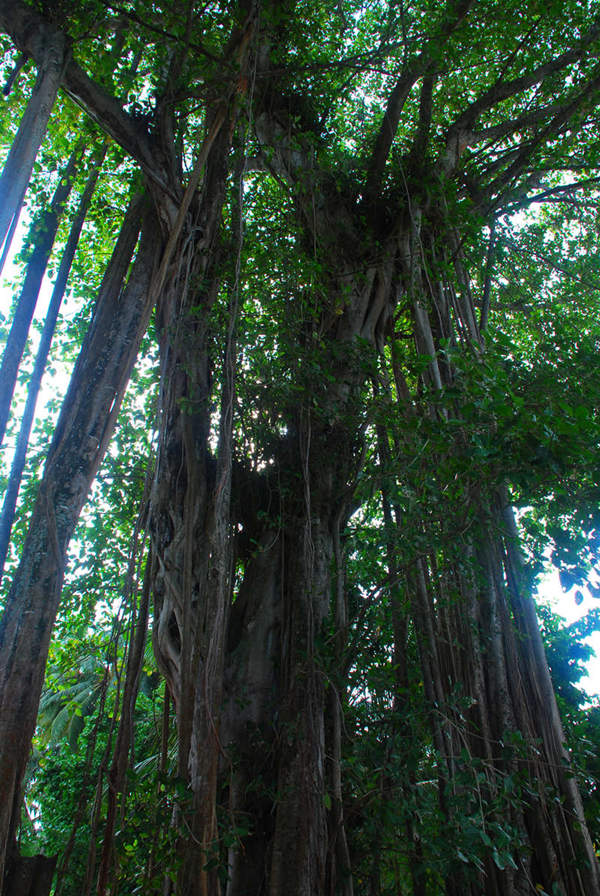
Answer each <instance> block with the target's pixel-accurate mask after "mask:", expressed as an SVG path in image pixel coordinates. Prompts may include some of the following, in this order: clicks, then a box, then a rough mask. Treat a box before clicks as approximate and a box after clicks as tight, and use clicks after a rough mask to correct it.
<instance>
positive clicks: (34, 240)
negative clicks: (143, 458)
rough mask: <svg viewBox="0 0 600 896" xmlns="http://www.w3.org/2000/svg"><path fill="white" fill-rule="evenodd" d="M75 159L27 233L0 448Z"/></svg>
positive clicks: (6, 358) (0, 373)
mask: <svg viewBox="0 0 600 896" xmlns="http://www.w3.org/2000/svg"><path fill="white" fill-rule="evenodd" d="M79 159H80V154H79V153H78V152H77V151H76V152H74V153H73V154H72V156H71V158H70V159H69V162H68V164H67V166H66V168H65V170H64V172H63V175H62V177H61V179H60V181H59V184H58V186H57V188H56V191H55V193H54V196H53V198H52V203H51V205H50V208H48V209H47V210H46V211H44V212H43V213H42V214H41V215H40V218H39V220H38V221H36V222H35V224H34V225H33V227H32V228H31V231H30V233H29V243H30V244H32V245H33V249H32V252H31V255H30V257H29V261H28V263H27V273H26V275H25V282H24V283H23V289H22V290H21V294H20V296H19V301H18V303H17V307H16V309H15V315H14V318H13V322H12V326H11V328H10V331H9V333H8V339H7V341H6V345H5V347H4V353H3V355H2V366H1V367H0V445H1V444H2V442H3V440H4V434H5V432H6V424H7V422H8V416H9V413H10V404H11V401H12V397H13V393H14V389H15V385H16V382H17V373H18V370H19V364H20V363H21V357H22V355H23V350H24V348H25V343H26V342H27V334H28V333H29V327H30V326H31V321H32V319H33V314H34V311H35V306H36V304H37V300H38V296H39V293H40V287H41V285H42V280H43V279H44V274H45V273H46V267H47V265H48V259H49V258H50V254H51V252H52V247H53V245H54V238H55V237H56V231H57V230H58V225H59V224H60V220H61V218H62V215H63V212H64V207H65V202H66V201H67V199H68V197H69V193H70V192H71V187H72V186H73V178H74V177H75V174H76V170H77V163H78V162H79Z"/></svg>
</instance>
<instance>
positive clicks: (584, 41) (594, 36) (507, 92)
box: [443, 19, 600, 173]
mask: <svg viewBox="0 0 600 896" xmlns="http://www.w3.org/2000/svg"><path fill="white" fill-rule="evenodd" d="M599 37H600V19H597V20H596V21H595V22H594V24H593V25H592V27H591V28H590V30H589V31H588V32H587V33H586V34H585V35H584V36H583V37H582V38H581V40H579V41H578V43H577V45H576V46H575V47H572V48H571V49H570V50H566V51H565V52H564V53H561V54H560V55H559V56H556V57H555V58H554V59H550V60H548V61H547V62H544V63H542V64H541V65H538V66H537V67H536V68H534V69H533V70H532V71H528V72H526V73H525V74H523V75H521V76H520V77H518V78H512V79H510V80H508V81H504V80H502V79H501V78H500V79H498V80H497V81H496V82H495V83H494V84H492V86H491V87H489V88H488V89H487V90H486V91H484V93H483V94H482V95H481V96H480V97H478V98H477V99H476V100H475V101H474V102H473V103H471V104H470V105H469V106H467V108H466V109H464V110H463V111H462V112H461V113H460V115H459V116H458V117H457V118H456V119H455V121H454V122H453V124H451V125H450V127H449V128H448V130H447V136H446V153H445V158H444V161H443V164H444V169H445V170H446V172H448V173H449V172H451V171H452V170H453V169H454V168H455V167H456V164H457V162H458V160H459V158H460V156H461V154H462V152H463V150H464V149H465V147H466V146H467V145H469V142H470V136H471V134H472V131H473V129H474V127H475V125H476V122H477V120H478V118H479V117H480V116H481V115H482V114H483V113H484V112H488V111H489V110H490V109H492V108H493V107H494V106H496V105H497V104H498V103H500V102H502V101H503V100H507V99H510V98H511V97H515V96H518V94H520V93H523V91H525V90H527V89H529V88H530V87H535V86H536V85H537V84H541V83H542V82H543V81H544V79H545V78H547V77H548V76H549V75H552V74H556V73H557V72H560V71H562V70H564V69H566V68H567V66H570V65H573V64H574V63H577V62H579V61H580V60H581V59H582V57H583V55H584V53H585V51H586V50H587V49H588V48H589V47H590V46H591V44H593V43H594V41H596V40H598V38H599Z"/></svg>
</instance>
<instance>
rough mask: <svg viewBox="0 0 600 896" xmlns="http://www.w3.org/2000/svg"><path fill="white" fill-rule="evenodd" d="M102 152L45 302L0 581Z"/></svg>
mask: <svg viewBox="0 0 600 896" xmlns="http://www.w3.org/2000/svg"><path fill="white" fill-rule="evenodd" d="M105 153H106V150H104V151H103V153H102V157H101V158H100V159H99V160H98V163H97V164H96V166H95V167H94V169H93V170H92V173H91V174H90V176H89V178H88V181H87V184H86V186H85V189H84V191H83V194H82V196H81V200H80V202H79V207H78V209H77V212H76V213H75V217H74V218H73V222H72V224H71V229H70V231H69V237H68V239H67V244H66V246H65V249H64V252H63V254H62V256H61V259H60V266H59V268H58V273H57V275H56V281H55V283H54V288H53V290H52V295H51V297H50V304H49V305H48V311H47V312H46V320H45V321H44V329H43V330H42V335H41V338H40V344H39V348H38V352H37V356H36V359H35V365H34V368H33V373H32V374H31V379H30V381H29V388H28V391H27V401H26V402H25V410H24V411H23V417H22V420H21V426H20V428H19V435H18V437H17V444H16V448H15V454H14V458H13V462H12V466H11V469H10V476H9V480H8V487H7V489H6V494H5V496H4V503H3V505H2V515H1V516H0V581H2V576H3V575H4V565H5V563H6V557H7V554H8V547H9V544H10V533H11V530H12V525H13V521H14V517H15V508H16V506H17V498H18V495H19V489H20V487H21V479H22V476H23V470H24V468H25V458H26V456H27V447H28V445H29V435H30V433H31V426H32V424H33V418H34V414H35V406H36V402H37V398H38V395H39V391H40V387H41V384H42V377H43V375H44V371H45V369H46V361H47V360H48V353H49V351H50V346H51V344H52V338H53V336H54V331H55V329H56V322H57V320H58V313H59V311H60V306H61V304H62V300H63V296H64V294H65V289H66V286H67V280H68V278H69V273H70V270H71V265H72V264H73V258H74V257H75V251H76V249H77V243H78V242H79V236H80V234H81V228H82V227H83V222H84V221H85V218H86V215H87V213H88V209H89V206H90V202H91V200H92V195H93V193H94V190H95V188H96V183H97V182H98V176H99V174H100V166H101V164H102V160H103V158H104V155H105Z"/></svg>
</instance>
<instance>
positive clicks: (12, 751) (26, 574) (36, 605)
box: [0, 203, 157, 879]
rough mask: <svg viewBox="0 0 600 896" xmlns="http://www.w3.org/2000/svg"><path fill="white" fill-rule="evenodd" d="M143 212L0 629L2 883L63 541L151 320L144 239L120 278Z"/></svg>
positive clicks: (130, 226) (87, 358)
mask: <svg viewBox="0 0 600 896" xmlns="http://www.w3.org/2000/svg"><path fill="white" fill-rule="evenodd" d="M142 207H143V204H142V203H137V204H136V206H135V207H134V208H133V209H132V211H131V213H130V215H129V217H128V219H127V222H126V227H125V231H124V232H123V236H122V239H121V240H120V241H119V243H118V244H117V247H116V250H115V255H114V256H113V260H112V262H111V264H110V265H109V269H108V271H107V275H106V277H105V280H104V283H103V287H102V288H101V292H100V295H99V299H98V304H97V307H96V312H95V314H94V317H93V319H92V323H91V324H90V329H89V331H88V334H87V337H86V340H85V343H84V346H83V349H82V351H81V354H80V357H79V360H78V363H77V364H76V367H75V371H74V374H73V377H72V380H71V385H70V388H69V391H68V393H67V396H66V398H65V402H64V405H63V409H62V412H61V415H60V418H59V422H58V425H57V428H56V432H55V436H54V439H53V441H52V444H51V446H50V449H49V454H48V458H47V461H46V466H45V470H44V476H43V479H42V482H41V484H40V492H39V497H38V499H37V501H36V504H35V507H34V511H33V515H32V520H31V523H30V527H29V532H28V535H27V539H26V542H25V545H24V547H23V552H22V557H21V562H20V565H19V568H18V570H17V572H16V574H15V577H14V580H13V583H12V586H11V589H10V592H9V594H8V597H7V601H6V607H5V610H4V614H3V616H2V620H1V623H0V650H1V657H2V665H1V667H0V789H1V791H2V794H3V799H2V805H1V807H0V850H1V851H0V872H2V874H0V879H2V876H3V872H4V863H5V861H6V856H7V853H8V852H9V851H10V850H11V849H12V841H13V837H14V834H15V830H16V825H17V824H18V820H19V808H20V800H21V783H22V780H23V774H24V771H25V765H26V763H27V759H28V755H29V747H30V743H31V737H32V735H33V731H34V727H35V720H36V715H37V708H38V702H39V697H40V693H41V688H42V682H43V677H44V668H45V662H46V657H47V653H48V646H49V641H50V634H51V631H52V626H53V624H54V619H55V616H56V612H57V608H58V602H59V599H60V591H61V585H62V579H63V574H64V564H65V556H66V551H67V547H68V544H69V539H70V538H71V535H72V533H73V529H74V527H75V524H76V522H77V518H78V516H79V513H80V511H81V507H82V506H83V503H84V501H85V498H86V496H87V493H88V490H89V487H90V484H91V482H92V480H93V477H94V475H95V473H96V471H97V468H98V464H99V463H100V461H101V460H102V457H103V454H104V451H105V450H106V446H107V444H108V440H109V438H110V434H111V432H112V428H113V426H114V423H115V420H116V415H117V411H118V408H119V405H120V402H121V399H122V396H123V392H124V389H125V386H126V384H127V381H128V378H129V373H130V371H131V367H132V365H133V362H134V360H135V357H136V353H137V349H138V346H139V341H140V339H141V337H142V335H143V333H144V331H145V328H146V325H147V321H148V317H149V314H150V300H149V294H150V277H151V274H152V270H153V266H154V260H155V255H156V250H157V240H156V236H155V233H154V231H153V230H152V228H149V229H148V230H147V232H146V233H145V235H144V239H143V240H142V244H141V246H140V250H139V252H138V257H137V260H136V263H135V266H134V269H133V271H132V274H131V277H130V280H129V283H128V285H127V286H126V287H125V289H124V290H123V292H121V287H122V279H123V275H124V273H125V271H126V270H127V265H128V263H129V259H130V258H131V254H132V252H133V248H134V245H135V241H136V238H137V233H138V228H139V224H140V220H139V218H140V213H141V211H142Z"/></svg>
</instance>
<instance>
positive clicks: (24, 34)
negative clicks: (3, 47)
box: [0, 0, 166, 189]
mask: <svg viewBox="0 0 600 896" xmlns="http://www.w3.org/2000/svg"><path fill="white" fill-rule="evenodd" d="M0 30H2V31H3V32H5V33H6V34H8V35H9V36H10V38H11V39H12V40H13V42H14V43H15V45H16V46H17V47H18V49H19V50H21V52H22V53H26V54H27V55H28V56H31V57H32V59H33V60H34V61H35V62H36V63H39V62H41V61H42V59H43V57H44V52H45V47H46V46H47V45H48V43H49V41H50V40H51V39H52V38H53V37H55V36H56V35H57V33H58V29H57V28H56V27H55V26H54V25H52V24H50V23H49V22H47V21H46V20H45V19H43V18H42V16H40V15H39V14H38V13H37V12H35V10H33V9H31V7H28V6H25V4H24V3H22V2H21V0H0ZM62 86H63V89H64V90H65V91H66V93H67V94H68V95H69V96H70V97H71V98H72V99H73V100H74V101H75V102H76V103H77V104H78V105H80V106H81V107H82V108H83V109H84V110H85V111H86V112H87V113H88V115H90V117H91V118H93V119H94V120H95V121H96V122H98V124H99V125H100V127H101V128H102V129H103V130H104V131H105V132H106V133H107V134H109V135H110V136H111V137H112V138H113V140H115V141H116V142H117V143H118V144H119V146H122V147H123V149H124V150H125V151H126V152H127V153H129V155H130V156H131V157H132V158H133V159H135V161H137V162H138V164H139V165H140V167H141V168H142V169H143V170H144V172H145V173H146V174H147V175H148V176H149V177H150V178H151V179H152V180H153V181H154V182H155V183H158V184H159V185H160V186H161V187H162V188H163V189H166V184H165V182H164V179H163V178H162V176H161V174H160V170H159V168H158V167H157V165H156V163H155V160H154V159H155V152H154V148H153V143H152V138H151V136H150V134H149V133H148V131H147V130H146V128H145V127H144V126H143V125H142V123H141V122H140V121H139V120H137V119H135V118H134V117H133V116H131V115H129V114H128V113H127V112H126V111H125V110H124V109H123V107H122V106H121V104H120V103H119V101H118V100H117V99H115V97H114V96H112V95H111V94H110V93H108V92H107V91H106V90H104V88H103V87H101V86H100V85H99V84H97V83H96V82H95V81H93V80H92V78H90V77H89V76H88V75H87V74H86V73H85V72H84V71H83V69H82V68H81V66H80V65H78V64H77V62H75V61H74V60H73V59H71V60H70V61H69V62H68V64H67V66H66V68H65V72H64V75H63V82H62Z"/></svg>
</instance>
